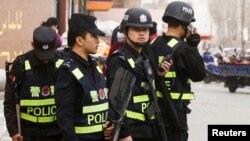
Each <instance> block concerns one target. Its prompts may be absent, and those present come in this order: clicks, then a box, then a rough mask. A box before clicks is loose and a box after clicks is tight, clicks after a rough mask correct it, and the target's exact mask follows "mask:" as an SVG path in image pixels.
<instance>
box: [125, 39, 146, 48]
mask: <svg viewBox="0 0 250 141" xmlns="http://www.w3.org/2000/svg"><path fill="white" fill-rule="evenodd" d="M127 38H128V39H129V41H130V42H131V43H132V44H133V45H134V46H136V47H139V48H142V47H145V46H146V45H148V44H149V41H147V42H134V41H132V40H131V39H130V38H129V37H128V36H127Z"/></svg>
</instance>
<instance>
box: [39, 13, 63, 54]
mask: <svg viewBox="0 0 250 141" xmlns="http://www.w3.org/2000/svg"><path fill="white" fill-rule="evenodd" d="M42 26H47V27H50V28H52V29H53V30H55V32H56V43H55V46H56V49H57V48H59V47H61V46H62V39H61V36H60V34H59V33H58V23H57V19H56V18H55V17H50V18H48V19H47V21H45V22H43V23H42Z"/></svg>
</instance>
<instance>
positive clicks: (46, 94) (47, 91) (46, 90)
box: [42, 86, 50, 96]
mask: <svg viewBox="0 0 250 141" xmlns="http://www.w3.org/2000/svg"><path fill="white" fill-rule="evenodd" d="M49 94H50V92H49V87H48V86H44V87H43V88H42V95H43V96H48V95H49Z"/></svg>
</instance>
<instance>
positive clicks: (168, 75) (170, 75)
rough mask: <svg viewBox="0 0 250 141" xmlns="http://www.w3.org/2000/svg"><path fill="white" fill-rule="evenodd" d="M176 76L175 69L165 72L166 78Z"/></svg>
mask: <svg viewBox="0 0 250 141" xmlns="http://www.w3.org/2000/svg"><path fill="white" fill-rule="evenodd" d="M175 77H176V73H175V71H170V72H168V73H166V74H165V78H175Z"/></svg>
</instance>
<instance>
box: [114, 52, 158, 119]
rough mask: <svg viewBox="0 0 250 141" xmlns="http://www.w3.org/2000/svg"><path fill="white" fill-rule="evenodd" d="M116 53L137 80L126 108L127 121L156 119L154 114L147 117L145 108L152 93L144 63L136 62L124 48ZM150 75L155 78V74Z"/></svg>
mask: <svg viewBox="0 0 250 141" xmlns="http://www.w3.org/2000/svg"><path fill="white" fill-rule="evenodd" d="M114 54H118V55H119V58H120V59H121V60H123V61H124V62H125V66H126V69H127V70H128V71H130V72H131V73H132V74H134V76H135V77H136V82H135V85H134V86H133V89H132V96H131V98H130V102H129V103H130V104H129V105H128V107H127V110H126V118H125V122H127V123H128V124H135V123H139V122H149V121H152V120H154V119H155V117H154V116H153V117H147V116H146V114H145V110H146V109H147V108H148V106H149V104H150V95H149V84H148V82H147V79H146V76H145V73H144V70H143V69H144V68H143V66H142V63H138V64H135V62H136V60H134V59H133V58H132V57H131V56H130V55H129V53H127V52H126V51H124V50H118V51H117V52H115V53H114ZM114 54H113V55H114ZM149 77H150V78H152V79H153V78H154V76H153V75H151V76H149Z"/></svg>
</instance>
